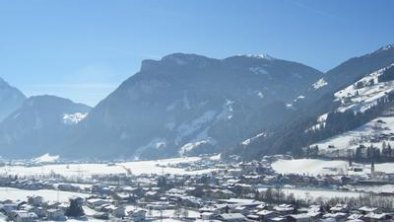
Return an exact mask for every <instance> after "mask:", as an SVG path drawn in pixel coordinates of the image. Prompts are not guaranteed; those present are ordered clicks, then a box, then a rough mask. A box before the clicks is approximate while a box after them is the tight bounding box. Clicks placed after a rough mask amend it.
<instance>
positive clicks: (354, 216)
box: [200, 199, 394, 222]
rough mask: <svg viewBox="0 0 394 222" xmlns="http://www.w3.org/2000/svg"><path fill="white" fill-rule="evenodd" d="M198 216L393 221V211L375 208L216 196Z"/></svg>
mask: <svg viewBox="0 0 394 222" xmlns="http://www.w3.org/2000/svg"><path fill="white" fill-rule="evenodd" d="M200 212H201V220H203V221H204V220H205V221H233V222H236V221H267V222H312V221H321V222H332V221H346V222H364V221H365V222H367V221H393V219H394V211H393V212H391V213H383V212H382V211H381V210H379V209H378V208H371V207H366V206H364V207H360V208H358V209H352V208H349V207H348V206H347V205H344V204H337V205H335V206H332V207H329V206H321V205H309V206H306V207H302V208H296V207H295V206H293V205H291V204H277V205H269V204H266V203H264V202H261V201H255V200H252V199H228V200H219V203H218V204H215V205H209V206H205V207H202V208H200Z"/></svg>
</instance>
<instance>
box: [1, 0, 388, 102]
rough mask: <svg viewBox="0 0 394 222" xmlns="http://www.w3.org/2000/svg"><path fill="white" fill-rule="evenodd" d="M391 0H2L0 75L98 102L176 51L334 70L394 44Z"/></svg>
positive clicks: (38, 89) (38, 90) (36, 89)
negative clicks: (267, 58) (259, 57)
mask: <svg viewBox="0 0 394 222" xmlns="http://www.w3.org/2000/svg"><path fill="white" fill-rule="evenodd" d="M393 10H394V1H391V0H386V1H383V0H374V1H363V0H346V1H343V0H330V1H328V0H327V1H322V0H305V1H302V0H140V1H133V0H127V1H126V0H106V1H103V0H56V1H54V0H48V1H46V0H25V1H19V0H0V61H1V62H0V76H1V77H2V78H4V79H5V80H6V81H8V82H9V83H10V84H12V85H14V86H16V87H18V88H19V89H21V90H22V91H23V92H24V93H25V94H26V95H28V96H30V95H38V94H55V95H58V96H62V97H68V98H71V99H72V100H74V101H77V102H84V103H87V104H89V105H95V104H96V103H97V102H98V101H99V100H100V99H102V98H104V97H105V96H106V95H108V94H109V93H110V92H111V91H113V90H114V89H115V88H116V87H117V86H118V85H119V84H120V83H121V82H122V81H124V80H125V79H127V78H128V77H130V76H131V75H133V74H134V73H136V72H137V71H138V70H139V66H140V63H141V61H142V60H143V59H159V58H160V57H162V56H164V55H166V54H170V53H173V52H187V53H197V54H203V55H206V56H210V57H215V58H224V57H228V56H231V55H235V54H251V53H252V54H262V53H266V54H269V55H271V56H274V57H278V58H283V59H288V60H293V61H299V62H302V63H304V64H307V65H310V66H313V67H315V68H317V69H320V70H323V71H325V70H328V69H330V68H332V67H334V66H335V65H337V64H339V63H340V62H343V61H344V60H346V59H348V58H349V57H352V56H357V55H361V54H365V53H368V52H370V51H373V50H375V49H377V48H379V47H381V46H383V45H387V44H389V43H394V28H393V27H394V14H393Z"/></svg>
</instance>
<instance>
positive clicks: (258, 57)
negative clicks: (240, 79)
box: [238, 54, 275, 60]
mask: <svg viewBox="0 0 394 222" xmlns="http://www.w3.org/2000/svg"><path fill="white" fill-rule="evenodd" d="M238 56H244V57H247V58H255V59H264V60H274V59H275V58H274V57H272V56H270V55H268V54H244V55H238Z"/></svg>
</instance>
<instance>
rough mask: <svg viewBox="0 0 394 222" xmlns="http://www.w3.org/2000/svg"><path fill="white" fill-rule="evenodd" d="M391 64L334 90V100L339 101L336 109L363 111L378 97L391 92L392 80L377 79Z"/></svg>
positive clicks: (393, 82) (374, 102)
mask: <svg viewBox="0 0 394 222" xmlns="http://www.w3.org/2000/svg"><path fill="white" fill-rule="evenodd" d="M393 66H394V64H391V65H390V66H388V67H385V68H383V69H379V70H378V71H376V72H373V73H370V74H368V75H366V76H365V77H363V78H362V79H360V80H359V81H357V82H355V83H354V84H352V85H350V86H348V87H346V88H345V89H343V90H340V91H338V92H336V93H335V94H334V95H335V97H336V101H340V103H341V105H340V107H339V108H338V111H340V112H344V111H346V110H349V109H352V110H353V111H354V112H364V111H366V110H368V109H369V108H371V107H372V106H374V105H376V103H377V100H378V99H381V98H383V97H385V96H387V94H389V93H391V92H393V91H394V81H385V82H379V80H378V78H379V76H381V75H382V74H383V73H384V71H386V70H388V69H389V68H391V67H393Z"/></svg>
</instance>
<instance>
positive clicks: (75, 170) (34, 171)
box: [0, 157, 214, 177]
mask: <svg viewBox="0 0 394 222" xmlns="http://www.w3.org/2000/svg"><path fill="white" fill-rule="evenodd" d="M200 159H201V158H199V157H186V158H175V159H165V160H157V161H135V162H124V163H117V164H114V165H108V164H49V165H42V166H33V167H28V166H4V167H0V174H5V173H6V174H13V175H20V176H40V175H50V174H53V173H56V174H61V175H63V176H66V177H75V176H78V177H89V176H92V175H106V174H126V173H127V172H128V171H131V172H132V174H134V175H141V174H161V173H169V174H177V175H182V174H204V173H209V172H211V171H213V170H214V169H207V170H199V171H187V170H185V169H181V168H171V167H161V166H163V165H164V166H165V165H167V164H177V163H185V162H187V163H190V162H195V161H198V160H200Z"/></svg>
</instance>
